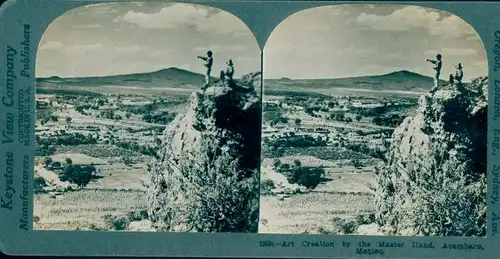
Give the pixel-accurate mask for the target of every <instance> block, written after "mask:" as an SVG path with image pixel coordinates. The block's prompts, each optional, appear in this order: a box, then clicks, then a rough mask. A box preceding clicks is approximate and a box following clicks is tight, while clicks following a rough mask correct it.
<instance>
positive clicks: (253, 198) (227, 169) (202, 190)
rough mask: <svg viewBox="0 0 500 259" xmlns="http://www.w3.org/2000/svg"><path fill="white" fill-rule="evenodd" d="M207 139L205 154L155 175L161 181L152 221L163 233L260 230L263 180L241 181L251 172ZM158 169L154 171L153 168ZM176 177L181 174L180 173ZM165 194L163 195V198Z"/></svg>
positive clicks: (185, 157) (190, 156) (186, 157)
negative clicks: (260, 184) (259, 188)
mask: <svg viewBox="0 0 500 259" xmlns="http://www.w3.org/2000/svg"><path fill="white" fill-rule="evenodd" d="M211 141H212V140H211V139H206V138H203V144H202V145H201V149H200V150H193V152H192V153H185V154H184V155H183V156H182V157H181V158H180V159H179V161H178V162H176V163H175V164H174V162H173V161H170V160H169V159H168V155H167V156H166V157H165V159H164V160H163V161H164V162H165V163H166V164H165V165H164V166H162V167H160V168H158V169H160V170H161V171H158V172H152V173H153V174H156V177H158V178H162V179H159V181H161V183H162V187H163V188H162V190H159V192H158V193H156V195H157V197H154V199H155V200H161V201H162V204H163V205H161V206H156V207H155V206H153V209H154V210H155V211H154V212H153V213H152V214H153V220H160V221H161V223H160V225H161V226H162V227H161V228H160V229H161V230H165V231H175V230H178V229H179V227H180V228H181V229H182V231H195V232H255V231H256V229H257V222H258V221H257V220H256V219H257V218H258V194H256V193H255V187H256V181H258V176H257V175H256V174H254V176H253V177H251V178H248V179H244V178H243V179H242V176H243V175H245V174H246V172H243V171H242V169H241V167H240V166H239V165H238V160H235V159H234V154H231V152H230V151H227V150H226V151H222V150H220V148H218V147H217V143H215V142H211ZM153 170H154V169H153ZM177 173H180V174H179V175H177ZM162 196H163V197H162Z"/></svg>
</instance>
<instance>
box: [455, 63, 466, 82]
mask: <svg viewBox="0 0 500 259" xmlns="http://www.w3.org/2000/svg"><path fill="white" fill-rule="evenodd" d="M455 68H456V69H457V70H456V71H455V76H453V79H454V81H455V84H457V85H459V84H461V83H462V79H463V78H464V71H462V68H463V67H462V63H458V64H457V65H456V66H455Z"/></svg>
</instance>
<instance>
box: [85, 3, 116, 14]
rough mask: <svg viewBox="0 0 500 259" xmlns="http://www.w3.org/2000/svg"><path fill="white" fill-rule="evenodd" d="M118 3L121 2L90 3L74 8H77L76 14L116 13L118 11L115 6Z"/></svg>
mask: <svg viewBox="0 0 500 259" xmlns="http://www.w3.org/2000/svg"><path fill="white" fill-rule="evenodd" d="M119 4H121V3H105V4H90V5H85V6H84V7H83V8H81V9H80V8H78V9H76V10H78V12H77V15H93V16H101V15H109V14H117V13H119V11H118V9H116V8H115V6H118V5H119Z"/></svg>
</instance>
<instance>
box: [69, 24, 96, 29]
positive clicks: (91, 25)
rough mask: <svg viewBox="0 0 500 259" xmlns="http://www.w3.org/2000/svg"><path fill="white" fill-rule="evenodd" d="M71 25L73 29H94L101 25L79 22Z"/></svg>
mask: <svg viewBox="0 0 500 259" xmlns="http://www.w3.org/2000/svg"><path fill="white" fill-rule="evenodd" d="M72 27H73V28H75V29H96V28H100V27H101V25H99V24H80V25H73V26H72Z"/></svg>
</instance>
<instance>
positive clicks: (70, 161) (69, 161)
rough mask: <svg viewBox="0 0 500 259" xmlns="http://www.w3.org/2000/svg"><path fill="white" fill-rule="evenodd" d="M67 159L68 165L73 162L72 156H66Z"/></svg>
mask: <svg viewBox="0 0 500 259" xmlns="http://www.w3.org/2000/svg"><path fill="white" fill-rule="evenodd" d="M65 161H66V164H68V165H71V164H73V160H71V158H69V157H66V159H65Z"/></svg>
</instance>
